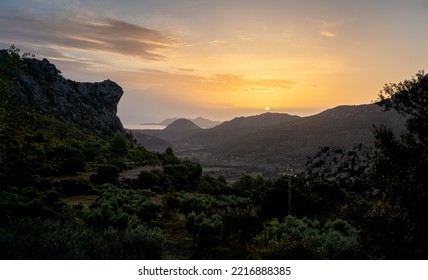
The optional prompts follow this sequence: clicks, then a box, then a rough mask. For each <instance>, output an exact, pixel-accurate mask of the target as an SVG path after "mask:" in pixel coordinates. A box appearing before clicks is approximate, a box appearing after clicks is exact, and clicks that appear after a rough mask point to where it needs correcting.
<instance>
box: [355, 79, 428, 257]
mask: <svg viewBox="0 0 428 280" xmlns="http://www.w3.org/2000/svg"><path fill="white" fill-rule="evenodd" d="M378 104H379V105H381V106H384V108H385V109H386V110H390V109H395V110H397V111H398V112H399V113H402V114H404V115H406V116H407V117H408V118H407V131H405V132H404V133H403V134H402V135H401V136H400V137H397V136H396V135H394V133H393V132H392V131H391V130H390V129H388V128H386V127H378V128H377V129H376V130H375V139H376V142H375V147H376V155H375V158H374V162H373V167H372V169H371V174H370V183H371V184H372V186H373V187H374V188H377V189H378V190H379V193H380V194H379V196H378V198H377V201H376V203H375V204H374V205H373V207H372V210H371V211H370V212H369V214H368V216H367V223H366V224H365V225H364V228H363V229H364V231H365V233H366V235H365V238H366V239H365V240H366V241H367V244H365V246H367V247H368V248H371V249H368V250H370V251H376V252H377V256H379V257H382V258H426V257H427V256H428V242H427V240H426V238H425V236H426V235H427V234H428V220H427V218H426V215H425V213H426V212H427V211H428V191H427V190H428V172H427V171H428V170H427V166H428V113H427V112H428V110H427V108H428V76H427V75H425V74H424V73H423V72H419V73H418V74H416V76H415V77H413V78H412V79H409V80H406V81H404V82H400V83H398V84H387V85H385V87H384V90H383V92H381V94H380V96H379V102H378ZM380 225H381V226H382V227H380ZM380 233H384V234H385V235H388V236H390V238H384V237H383V236H382V237H381V236H380ZM391 248H395V249H393V250H392V249H391Z"/></svg>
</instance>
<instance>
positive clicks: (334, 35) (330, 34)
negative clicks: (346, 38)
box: [320, 31, 336, 38]
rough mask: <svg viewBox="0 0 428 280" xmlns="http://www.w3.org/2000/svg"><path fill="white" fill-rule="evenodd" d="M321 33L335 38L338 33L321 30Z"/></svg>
mask: <svg viewBox="0 0 428 280" xmlns="http://www.w3.org/2000/svg"><path fill="white" fill-rule="evenodd" d="M320 35H321V36H323V37H327V38H333V37H336V33H333V32H330V31H321V32H320Z"/></svg>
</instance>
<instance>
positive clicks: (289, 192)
mask: <svg viewBox="0 0 428 280" xmlns="http://www.w3.org/2000/svg"><path fill="white" fill-rule="evenodd" d="M288 215H289V216H291V175H290V174H289V175H288Z"/></svg>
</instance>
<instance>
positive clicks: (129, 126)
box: [123, 123, 166, 129]
mask: <svg viewBox="0 0 428 280" xmlns="http://www.w3.org/2000/svg"><path fill="white" fill-rule="evenodd" d="M123 126H124V127H125V128H127V129H164V128H165V127H166V126H164V125H157V124H127V123H125V124H123Z"/></svg>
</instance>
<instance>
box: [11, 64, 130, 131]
mask: <svg viewBox="0 0 428 280" xmlns="http://www.w3.org/2000/svg"><path fill="white" fill-rule="evenodd" d="M27 62H28V71H22V72H21V73H20V74H19V76H18V80H19V83H20V85H21V87H20V89H19V93H18V95H17V96H16V100H15V101H16V102H18V103H19V104H21V105H26V106H28V108H32V109H33V110H39V111H40V112H42V113H48V114H55V115H57V116H58V117H61V118H64V119H66V120H68V121H72V122H74V123H77V124H80V125H81V126H83V127H85V128H87V129H90V130H91V131H93V132H95V133H97V134H99V135H106V134H109V133H114V132H117V131H123V126H122V123H121V121H120V119H119V118H118V117H117V115H116V113H117V105H118V103H119V101H120V98H121V97H122V94H123V90H122V88H121V87H120V86H119V85H118V84H116V83H115V82H113V81H110V80H106V81H103V82H96V83H80V82H75V81H72V80H69V79H65V78H64V77H63V76H62V75H61V74H60V73H61V72H60V71H59V70H58V69H57V68H56V66H55V65H53V64H51V63H50V62H49V61H48V60H47V59H43V60H38V59H28V60H27Z"/></svg>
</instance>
